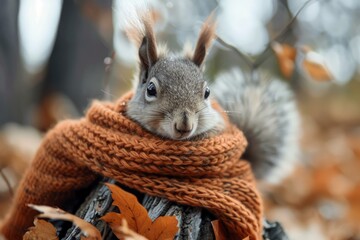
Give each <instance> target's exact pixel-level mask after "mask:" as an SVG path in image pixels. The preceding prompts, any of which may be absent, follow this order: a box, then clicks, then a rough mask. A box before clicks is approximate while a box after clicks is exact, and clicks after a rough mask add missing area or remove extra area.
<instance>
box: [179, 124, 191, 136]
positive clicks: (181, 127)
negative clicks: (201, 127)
mask: <svg viewBox="0 0 360 240" xmlns="http://www.w3.org/2000/svg"><path fill="white" fill-rule="evenodd" d="M192 129H193V126H192V124H189V123H188V122H187V123H186V124H177V123H175V130H176V131H177V132H178V133H181V134H183V133H188V132H191V131H192Z"/></svg>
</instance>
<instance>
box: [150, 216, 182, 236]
mask: <svg viewBox="0 0 360 240" xmlns="http://www.w3.org/2000/svg"><path fill="white" fill-rule="evenodd" d="M177 224H178V221H177V219H176V217H175V216H163V217H158V218H157V219H155V221H154V222H153V223H152V224H151V226H150V227H149V230H148V232H144V236H146V237H147V238H149V239H150V240H153V239H159V240H160V239H174V236H175V235H176V233H177V232H178V230H179V228H178V226H177Z"/></svg>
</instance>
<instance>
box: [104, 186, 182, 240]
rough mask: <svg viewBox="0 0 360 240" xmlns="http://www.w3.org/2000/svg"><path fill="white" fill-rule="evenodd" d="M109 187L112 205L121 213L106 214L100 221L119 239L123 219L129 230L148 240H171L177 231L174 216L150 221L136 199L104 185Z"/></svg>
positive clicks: (119, 189) (118, 189)
mask: <svg viewBox="0 0 360 240" xmlns="http://www.w3.org/2000/svg"><path fill="white" fill-rule="evenodd" d="M106 186H108V187H109V189H110V191H111V194H112V198H113V200H114V202H113V205H115V206H117V207H118V208H119V210H120V212H121V213H108V214H106V215H105V216H104V217H102V219H103V220H104V221H106V222H108V223H109V225H110V227H111V229H112V230H113V232H114V234H115V235H116V236H117V237H121V231H119V227H120V226H121V222H122V221H123V220H124V219H125V220H126V222H127V223H128V225H129V228H130V229H131V230H133V231H135V232H137V233H139V234H140V235H143V236H145V237H146V238H148V239H150V240H163V239H173V238H174V236H175V235H176V233H177V231H178V227H177V223H178V222H177V219H176V217H175V216H164V217H159V218H157V219H156V220H155V221H154V222H152V221H151V219H150V217H149V215H148V213H147V211H146V209H145V208H144V207H143V206H142V205H141V204H140V203H139V202H138V200H137V198H136V197H135V196H134V195H132V194H131V193H128V192H126V191H124V190H122V189H121V188H119V187H118V186H116V185H113V184H106Z"/></svg>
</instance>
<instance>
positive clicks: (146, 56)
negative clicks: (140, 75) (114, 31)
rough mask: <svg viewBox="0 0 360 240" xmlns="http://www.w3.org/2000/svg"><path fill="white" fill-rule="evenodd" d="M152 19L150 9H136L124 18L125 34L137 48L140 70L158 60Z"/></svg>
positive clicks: (152, 15)
mask: <svg viewBox="0 0 360 240" xmlns="http://www.w3.org/2000/svg"><path fill="white" fill-rule="evenodd" d="M153 17H154V14H152V12H151V10H150V9H138V10H137V11H134V12H132V14H128V16H126V17H125V21H126V23H125V27H124V30H125V33H126V35H127V36H128V38H129V39H130V41H132V42H134V43H135V44H136V46H137V47H138V49H139V58H140V63H141V68H142V69H146V70H147V69H148V68H150V67H151V66H153V65H154V64H155V62H156V61H157V60H158V54H157V46H156V39H155V35H154V31H153V25H154V19H153Z"/></svg>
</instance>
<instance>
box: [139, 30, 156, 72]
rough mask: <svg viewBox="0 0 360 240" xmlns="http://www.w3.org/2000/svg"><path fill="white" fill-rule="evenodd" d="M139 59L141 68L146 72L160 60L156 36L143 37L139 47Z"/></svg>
mask: <svg viewBox="0 0 360 240" xmlns="http://www.w3.org/2000/svg"><path fill="white" fill-rule="evenodd" d="M151 34H152V31H151ZM139 58H140V63H141V67H142V68H143V69H145V70H148V69H149V68H150V67H151V66H153V65H154V64H155V63H156V61H157V60H158V56H157V50H156V43H155V37H154V35H151V36H148V34H147V35H146V36H144V37H143V40H142V42H141V44H140V47H139Z"/></svg>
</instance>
